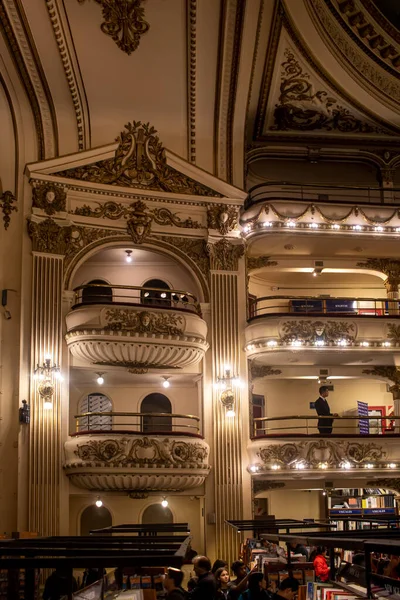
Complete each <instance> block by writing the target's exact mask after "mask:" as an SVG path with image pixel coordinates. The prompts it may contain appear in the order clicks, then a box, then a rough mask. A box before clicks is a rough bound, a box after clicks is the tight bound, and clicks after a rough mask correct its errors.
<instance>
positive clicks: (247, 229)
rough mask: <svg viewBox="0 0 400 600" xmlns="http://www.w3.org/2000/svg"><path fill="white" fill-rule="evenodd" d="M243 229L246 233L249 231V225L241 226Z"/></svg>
mask: <svg viewBox="0 0 400 600" xmlns="http://www.w3.org/2000/svg"><path fill="white" fill-rule="evenodd" d="M243 231H244V232H245V233H248V232H249V231H250V225H246V227H244V228H243Z"/></svg>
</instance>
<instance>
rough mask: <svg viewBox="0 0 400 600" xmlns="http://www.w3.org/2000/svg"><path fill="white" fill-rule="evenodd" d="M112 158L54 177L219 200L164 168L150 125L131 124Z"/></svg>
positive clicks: (163, 159)
mask: <svg viewBox="0 0 400 600" xmlns="http://www.w3.org/2000/svg"><path fill="white" fill-rule="evenodd" d="M116 141H117V142H118V148H117V149H116V151H115V156H114V158H110V159H108V160H103V161H99V162H97V163H94V164H92V165H85V166H82V167H76V168H75V169H68V170H66V171H60V172H59V173H55V175H58V176H60V177H68V178H72V179H79V180H83V181H91V182H94V183H102V184H105V185H118V186H124V187H136V188H142V189H148V190H161V191H164V192H173V193H176V194H191V195H198V196H212V197H221V194H219V193H218V192H216V191H214V190H212V189H211V188H209V187H207V186H204V185H202V184H200V183H198V182H197V181H195V180H194V179H191V178H190V177H187V176H186V175H184V174H183V173H180V172H179V171H177V170H176V169H173V168H172V167H170V166H169V165H167V159H166V155H165V150H164V147H163V145H162V143H161V142H160V140H159V138H158V136H157V131H156V130H155V129H154V127H152V126H151V125H150V123H142V122H141V121H133V122H132V123H128V124H127V125H125V130H124V131H122V132H121V134H120V135H119V136H118V137H117V139H116Z"/></svg>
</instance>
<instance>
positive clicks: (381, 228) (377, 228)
mask: <svg viewBox="0 0 400 600" xmlns="http://www.w3.org/2000/svg"><path fill="white" fill-rule="evenodd" d="M374 229H375V231H383V227H381V226H380V225H378V226H377V227H374Z"/></svg>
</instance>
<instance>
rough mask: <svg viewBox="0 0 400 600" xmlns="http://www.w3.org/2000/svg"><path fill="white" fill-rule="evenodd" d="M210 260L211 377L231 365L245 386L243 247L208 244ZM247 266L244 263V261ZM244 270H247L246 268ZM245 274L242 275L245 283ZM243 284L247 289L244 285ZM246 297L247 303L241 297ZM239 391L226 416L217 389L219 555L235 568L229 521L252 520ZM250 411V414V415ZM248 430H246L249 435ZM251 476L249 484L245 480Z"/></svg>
mask: <svg viewBox="0 0 400 600" xmlns="http://www.w3.org/2000/svg"><path fill="white" fill-rule="evenodd" d="M209 253H210V259H211V325H212V327H211V330H212V377H213V381H214V383H215V382H216V381H217V380H218V378H219V377H224V375H225V366H226V365H229V366H230V368H231V372H232V375H235V376H236V375H237V376H239V377H240V379H241V380H242V381H246V371H245V370H246V366H245V360H243V359H244V353H243V348H242V345H241V337H240V326H239V324H240V321H241V320H242V319H243V316H244V315H243V313H244V312H245V297H244V291H245V285H244V279H243V281H241V280H240V281H239V279H240V276H239V273H238V268H239V262H240V258H241V256H242V255H243V246H242V244H241V243H240V244H238V245H234V244H232V243H231V242H229V241H228V240H227V239H226V238H223V239H221V240H219V241H218V242H216V243H211V244H209ZM242 262H243V261H242ZM243 271H244V266H243ZM243 277H244V275H242V278H243ZM241 284H243V285H241ZM241 295H243V298H241ZM233 389H234V410H235V413H236V415H235V417H227V416H226V408H225V407H224V406H223V405H222V403H221V401H220V395H221V390H218V389H215V386H213V418H214V423H213V455H214V463H213V475H214V485H215V488H214V489H215V517H216V519H215V520H216V525H215V527H216V546H215V551H216V556H217V557H218V558H223V559H225V560H227V561H228V564H230V563H231V561H233V560H234V559H235V558H237V555H238V549H239V542H240V539H241V538H240V536H238V534H237V532H236V531H235V530H234V529H232V528H231V527H230V526H228V525H226V524H225V520H226V519H243V518H244V515H245V513H246V515H250V512H251V506H250V500H248V502H247V503H245V501H244V494H246V492H245V488H246V489H248V490H250V487H251V485H250V477H249V476H248V474H247V472H246V471H245V468H244V467H245V465H246V464H247V461H246V443H243V441H244V440H247V439H248V437H249V432H248V401H246V400H245V399H246V398H247V390H246V391H244V390H240V389H239V388H233ZM246 411H247V412H246ZM246 426H247V430H246ZM247 477H248V481H245V479H246V478H247Z"/></svg>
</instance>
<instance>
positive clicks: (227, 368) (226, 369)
mask: <svg viewBox="0 0 400 600" xmlns="http://www.w3.org/2000/svg"><path fill="white" fill-rule="evenodd" d="M231 369H232V367H231V365H230V364H228V363H226V364H225V365H224V371H231Z"/></svg>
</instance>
